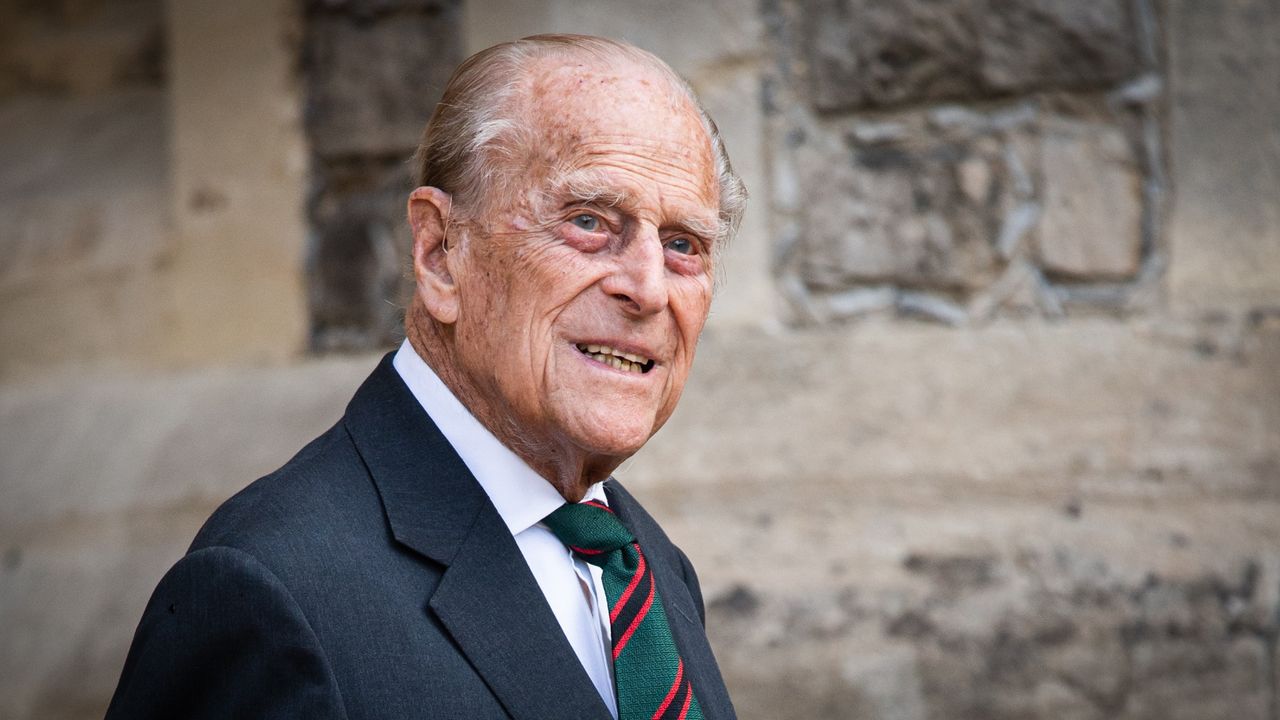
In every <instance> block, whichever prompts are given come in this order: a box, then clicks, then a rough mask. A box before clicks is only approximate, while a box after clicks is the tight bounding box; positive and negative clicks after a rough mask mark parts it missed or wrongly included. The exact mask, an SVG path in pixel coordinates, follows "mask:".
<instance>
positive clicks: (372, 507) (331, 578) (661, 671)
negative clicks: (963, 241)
mask: <svg viewBox="0 0 1280 720" xmlns="http://www.w3.org/2000/svg"><path fill="white" fill-rule="evenodd" d="M418 161H419V175H418V184H419V185H420V187H418V188H417V189H416V190H414V191H413V192H412V194H411V195H410V196H409V202H408V213H409V222H410V225H411V226H412V229H413V268H414V274H415V277H416V285H415V291H414V295H413V299H412V301H411V303H410V306H409V309H408V312H407V315H406V318H405V328H406V335H407V339H406V341H405V343H404V344H403V345H402V346H401V347H400V349H399V350H398V351H397V352H395V353H394V354H393V355H389V356H388V357H387V358H386V359H384V361H383V362H382V364H381V365H379V367H378V368H377V369H376V370H375V371H374V372H373V374H372V375H371V376H370V377H369V379H368V380H367V381H366V382H365V383H364V385H363V386H362V387H361V388H360V389H359V391H357V393H356V395H355V397H354V398H353V399H352V401H351V403H350V405H349V406H348V408H347V412H346V415H345V416H344V417H343V418H342V420H341V421H340V422H339V423H338V424H337V425H335V426H334V427H333V428H332V429H331V430H329V431H328V432H327V433H325V434H324V435H322V436H321V437H319V438H318V439H316V440H315V441H314V442H312V443H311V444H310V445H308V446H307V447H306V448H305V449H304V450H302V452H301V453H299V454H298V455H297V456H296V457H294V458H293V459H292V460H290V461H289V463H288V464H286V465H285V466H284V467H283V468H281V469H280V470H279V471H277V472H275V473H273V474H272V475H269V476H267V477H265V478H262V479H260V480H258V481H257V482H255V483H253V484H252V485H251V486H249V487H248V488H247V489H246V490H244V491H243V492H241V493H240V494H238V495H236V496H235V497H234V498H232V499H231V500H229V501H228V502H227V503H226V504H225V505H223V506H222V507H221V508H220V509H219V510H218V511H217V512H216V513H215V514H214V516H213V517H212V518H211V519H210V520H209V522H208V523H207V524H206V525H205V526H204V528H203V529H202V530H201V531H200V533H199V535H198V536H197V537H196V539H195V542H194V543H193V544H192V546H191V549H190V551H189V552H188V554H187V555H186V556H185V557H184V558H183V559H182V560H180V561H179V562H178V563H177V564H176V565H175V566H174V567H173V569H172V570H170V572H169V573H168V574H167V575H166V576H165V578H164V579H163V580H162V581H161V583H160V585H159V587H158V588H157V589H156V591H155V594H154V596H153V597H152V599H151V602H150V603H149V605H148V606H147V609H146V612H145V614H144V616H143V618H142V622H141V624H140V625H139V628H138V633H137V636H136V638H135V640H134V643H133V647H132V648H131V650H130V653H129V657H128V660H127V661H126V663H125V667H124V672H123V675H122V677H121V679H120V685H119V688H118V690H117V691H116V695H115V698H114V699H113V701H112V704H111V709H110V710H109V712H108V717H111V718H149V717H156V718H160V717H164V718H206V717H207V718H213V717H220V718H221V717H245V718H250V717H252V718H260V717H308V718H322V717H323V718H330V717H332V718H411V717H430V718H505V717H510V718H528V719H534V718H549V719H553V720H562V719H569V718H574V719H577V718H596V719H598V720H608V719H609V718H621V719H622V720H632V719H633V718H732V717H733V707H732V705H731V704H730V702H729V697H728V695H727V693H726V691H725V688H724V685H723V682H722V680H721V678H720V673H719V670H718V669H717V667H716V663H715V660H714V658H713V657H712V654H711V649H710V648H709V647H708V644H707V639H706V636H705V633H704V632H703V627H702V623H703V621H704V608H703V603H702V597H701V593H700V591H699V588H698V582H697V578H696V576H695V575H694V572H693V568H692V567H691V566H690V564H689V561H688V559H687V558H686V557H685V556H684V554H683V553H681V552H680V550H678V549H677V548H676V547H675V546H674V545H672V544H671V542H670V541H669V540H668V539H667V537H666V536H665V535H664V534H663V532H662V530H661V529H659V527H658V526H657V524H655V522H654V521H653V519H652V518H651V517H650V516H649V515H648V514H646V513H645V511H644V510H643V509H642V508H641V507H640V505H639V504H637V502H636V501H635V500H634V499H633V498H632V497H631V496H630V495H628V494H627V492H626V491H625V490H624V489H623V488H622V487H621V486H620V485H619V484H618V483H617V482H616V481H614V480H611V479H608V478H609V474H610V473H611V472H612V471H613V469H614V468H616V467H617V466H618V465H619V463H621V462H622V461H623V460H624V459H625V458H627V457H629V456H630V455H631V454H632V453H634V452H636V450H638V449H639V448H640V447H641V446H642V445H643V444H644V443H645V441H647V440H648V439H649V437H650V436H652V435H653V433H654V432H656V431H657V430H658V428H660V427H661V426H662V424H663V423H664V422H665V421H666V420H667V418H668V417H669V416H670V415H671V412H672V410H673V409H674V408H675V405H676V401H677V400H678V399H679V397H680V392H681V390H682V388H683V386H684V383H685V379H686V378H687V376H688V373H689V369H690V366H691V364H692V362H693V355H694V347H695V345H696V344H697V340H698V335H699V333H700V331H701V330H702V326H703V322H704V321H705V320H706V317H707V311H708V308H709V305H710V302H711V295H712V286H713V278H714V274H715V271H716V267H715V258H716V255H717V251H718V248H719V247H720V246H721V245H723V244H724V243H725V242H726V241H727V239H728V237H729V236H730V235H731V234H732V231H733V229H734V227H735V226H736V224H737V221H738V219H739V217H740V216H741V213H742V206H743V202H744V191H743V189H742V186H741V183H740V182H739V181H738V179H737V178H736V177H735V176H734V174H733V172H732V170H731V168H730V166H729V161H728V158H727V156H726V154H725V151H724V148H723V147H722V145H721V142H720V139H719V137H718V134H717V131H716V129H715V125H714V124H713V123H712V122H711V120H710V118H709V117H708V116H707V115H706V113H705V112H704V111H703V110H702V109H701V107H700V106H699V104H698V102H697V100H696V99H695V98H694V96H693V94H692V91H691V90H690V89H689V87H688V86H687V85H686V84H685V83H684V82H682V81H681V80H680V79H679V78H678V77H677V76H676V75H675V74H674V73H673V72H672V71H671V70H670V69H669V68H668V67H667V66H666V65H664V64H663V63H662V62H661V61H660V60H658V59H657V58H655V57H653V56H652V55H649V54H648V53H645V52H643V51H641V50H638V49H636V48H634V47H631V46H628V45H625V44H621V43H617V42H613V41H609V40H603V39H599V38H590V37H582V36H539V37H534V38H527V39H524V40H520V41H517V42H514V43H508V44H505V45H500V46H497V47H494V48H490V49H489V50H486V51H484V52H481V53H479V54H477V55H475V56H474V57H472V58H471V59H469V60H468V61H467V62H465V63H464V64H463V65H462V66H461V67H460V68H459V69H458V71H457V72H456V73H455V74H454V77H453V78H452V80H451V81H450V82H449V85H448V87H447V88H446V90H445V93H444V97H443V99H442V101H441V103H440V105H439V107H438V108H437V109H436V112H435V114H434V116H433V117H432V119H431V122H430V123H429V124H428V126H427V129H426V132H425V134H424V136H423V141H422V145H421V147H420V148H419V153H418Z"/></svg>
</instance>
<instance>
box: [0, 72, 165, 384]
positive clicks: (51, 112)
mask: <svg viewBox="0 0 1280 720" xmlns="http://www.w3.org/2000/svg"><path fill="white" fill-rule="evenodd" d="M163 138H164V97H163V94H162V93H161V92H160V91H158V90H153V89H146V88H131V89H127V90H116V91H111V92H104V93H101V94H98V95H94V96H91V97H83V98H81V97H66V96H62V97H56V96H44V97H38V96H24V97H15V98H11V99H9V100H6V101H3V102H2V103H0V375H13V374H15V373H19V374H24V375H30V374H44V373H49V372H52V371H56V370H58V369H65V368H66V367H68V366H71V365H84V364H87V363H94V362H108V363H120V364H131V363H137V362H139V361H142V362H143V363H144V364H145V362H146V358H148V357H149V356H154V354H155V352H156V349H157V346H158V344H159V343H160V340H161V338H162V336H163V332H164V330H165V327H166V325H165V317H166V315H167V313H168V311H169V308H168V304H167V294H166V292H165V287H164V285H163V284H162V283H161V282H160V279H159V276H160V275H161V273H162V271H163V268H164V266H165V264H166V262H167V261H168V259H169V257H170V254H171V247H170V246H169V238H168V227H167V225H166V213H165V211H166V209H167V200H168V198H167V188H166V180H167V172H166V159H167V156H166V145H165V143H164V142H163Z"/></svg>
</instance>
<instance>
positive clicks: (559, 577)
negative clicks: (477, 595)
mask: <svg viewBox="0 0 1280 720" xmlns="http://www.w3.org/2000/svg"><path fill="white" fill-rule="evenodd" d="M391 364H392V366H393V367H394V368H395V369H396V372H398V373H400V377H401V378H402V379H404V382H405V384H406V385H408V386H409V391H410V392H412V393H413V396H414V397H415V398H417V400H418V403H419V404H421V405H422V409H424V410H426V411H427V414H428V415H430V416H431V419H432V420H433V421H434V422H435V424H436V427H438V428H440V432H441V433H443V434H444V436H445V438H446V439H447V440H448V441H449V444H450V445H452V446H453V449H454V450H455V451H457V453H458V455H459V457H461V458H462V462H463V463H465V464H466V466H467V469H468V470H470V471H471V474H472V475H474V476H475V478H476V480H477V481H479V483H480V486H481V487H482V488H484V491H485V493H486V494H488V495H489V500H490V501H492V502H493V506H494V507H495V508H497V510H498V514H499V515H501V516H502V520H503V522H505V523H506V525H507V527H508V528H509V529H510V530H511V535H512V537H514V538H515V541H516V545H517V546H519V548H520V552H521V553H523V554H524V559H525V562H527V563H528V564H529V569H530V570H532V571H533V577H534V579H535V580H537V581H538V587H540V588H542V594H543V595H545V596H546V598H547V604H549V605H550V606H551V611H552V612H553V613H555V616H556V620H558V621H560V628H561V629H562V630H564V635H565V637H566V638H568V640H569V644H570V645H571V646H572V647H573V651H574V652H575V653H577V655H578V660H579V661H581V662H582V667H583V668H584V669H585V670H586V671H587V675H589V676H590V677H591V682H592V683H593V684H594V685H595V686H596V690H597V691H598V692H599V693H600V697H601V699H603V700H604V704H605V705H606V706H608V708H609V711H610V712H611V713H613V717H614V718H617V717H618V709H617V708H618V704H617V702H616V701H615V698H614V690H613V660H612V656H613V652H612V645H611V638H610V632H609V614H608V611H607V608H608V607H609V602H608V600H607V599H606V597H605V594H604V583H603V581H602V580H601V571H600V568H598V567H596V566H594V565H591V564H590V563H587V562H585V561H584V560H581V559H580V558H578V557H576V556H574V554H573V553H572V552H570V551H569V549H568V548H566V547H565V546H564V543H562V542H560V540H559V539H558V538H557V537H556V536H555V535H554V534H553V533H552V532H551V531H550V530H549V529H547V527H546V525H543V524H542V518H544V517H546V516H547V515H549V514H550V513H551V511H553V510H555V509H556V508H558V507H560V506H561V505H563V504H564V502H565V500H564V498H563V497H561V495H560V493H559V492H557V491H556V489H555V488H554V487H552V486H551V483H549V482H547V481H546V479H545V478H543V477H542V476H541V475H539V474H538V473H536V472H534V471H533V469H532V468H530V467H529V466H528V465H526V464H525V462H524V461H523V460H521V459H520V457H519V456H518V455H516V454H515V453H514V452H512V451H511V450H510V449H509V448H508V447H507V446H506V445H503V444H502V442H501V441H500V440H498V438H496V437H494V436H493V433H491V432H489V430H488V428H486V427H485V426H484V425H482V424H480V421H479V420H476V418H475V416H473V415H472V414H471V413H470V411H468V410H467V408H466V407H465V406H464V405H463V404H462V403H461V402H460V401H459V400H458V398H457V397H455V396H454V394H453V393H452V392H451V391H450V390H449V388H448V387H447V386H446V385H445V384H444V382H443V381H441V380H440V378H439V376H437V375H436V374H435V372H434V371H433V370H432V369H431V367H430V366H428V365H427V364H426V363H425V362H423V360H422V358H420V357H418V353H417V352H416V351H415V350H414V349H413V346H412V345H410V344H409V341H408V340H405V341H404V342H403V343H402V344H401V345H400V349H399V350H398V351H396V355H395V358H393V359H392V363H391ZM584 500H598V501H600V502H605V503H607V502H608V501H607V500H606V499H605V494H604V488H603V487H602V485H601V483H596V484H595V485H592V486H591V488H590V489H589V490H588V491H587V496H586V498H584Z"/></svg>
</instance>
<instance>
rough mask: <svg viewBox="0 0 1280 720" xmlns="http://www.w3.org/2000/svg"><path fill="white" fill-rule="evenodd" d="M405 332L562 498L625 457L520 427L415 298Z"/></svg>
mask: <svg viewBox="0 0 1280 720" xmlns="http://www.w3.org/2000/svg"><path fill="white" fill-rule="evenodd" d="M405 335H406V337H407V338H408V340H409V344H410V345H411V346H412V347H413V349H414V352H416V353H418V357H420V358H422V360H423V361H424V362H426V363H427V364H428V365H430V366H431V369H432V370H433V371H435V373H436V375H437V376H438V377H439V378H440V381H441V382H443V383H444V384H445V387H447V388H449V391H450V392H452V393H453V395H454V397H456V398H458V401H459V402H461V403H462V405H463V406H464V407H465V408H467V410H468V411H469V412H470V413H471V414H472V415H473V416H475V418H476V419H477V420H479V421H480V424H481V425H484V426H485V428H486V429H487V430H488V431H489V432H491V433H493V435H494V437H496V438H498V440H499V441H500V442H501V443H502V444H503V445H506V446H507V447H508V448H510V449H511V451H512V452H514V453H515V454H516V455H518V456H519V457H520V459H521V460H523V461H524V462H525V464H527V465H528V466H529V467H531V468H533V471H534V472H536V473H538V474H539V475H541V476H542V477H543V479H545V480H546V481H547V482H549V483H551V486H552V487H554V488H555V489H556V491H557V492H559V493H560V494H561V495H562V496H563V497H564V499H565V500H566V501H568V502H574V503H576V502H579V501H581V500H582V498H583V497H585V496H586V494H587V489H588V488H589V487H591V486H592V485H593V484H595V483H597V482H600V481H601V480H604V479H606V478H608V477H609V473H611V472H613V471H614V469H616V468H617V467H618V465H620V464H621V463H622V461H623V460H624V459H625V458H621V457H613V456H598V455H592V454H590V453H587V452H585V451H583V450H582V449H581V448H579V447H576V446H574V445H572V444H569V443H565V442H556V441H555V440H554V439H553V438H550V437H540V436H539V435H538V433H535V432H532V431H531V428H527V427H521V426H519V425H518V423H517V422H516V421H515V419H514V417H513V415H512V413H511V412H509V411H508V410H506V409H505V407H504V406H503V405H502V404H501V403H499V402H495V401H494V400H493V399H492V398H493V397H495V395H496V394H495V393H485V392H482V391H481V388H480V384H479V383H478V382H476V380H475V379H474V378H473V377H472V376H471V375H470V374H469V373H467V372H466V371H465V370H464V369H463V368H462V367H461V366H460V364H459V363H458V360H457V353H455V352H454V349H453V348H454V345H453V337H452V334H451V333H449V331H448V327H447V326H442V325H441V324H440V323H437V322H435V321H434V320H433V319H431V318H430V316H428V314H427V313H426V312H425V310H423V309H421V308H420V307H419V306H418V305H417V303H414V304H413V305H411V306H410V308H409V312H408V313H407V315H406V317H405Z"/></svg>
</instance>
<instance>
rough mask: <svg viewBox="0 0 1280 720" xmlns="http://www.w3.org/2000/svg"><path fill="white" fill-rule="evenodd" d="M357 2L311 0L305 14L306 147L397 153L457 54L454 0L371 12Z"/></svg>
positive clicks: (421, 121) (336, 152)
mask: <svg viewBox="0 0 1280 720" xmlns="http://www.w3.org/2000/svg"><path fill="white" fill-rule="evenodd" d="M358 5H360V7H355V6H351V5H350V4H348V3H341V4H337V5H330V4H323V5H318V6H315V5H313V9H312V10H311V12H309V13H308V14H307V17H306V27H307V30H306V40H305V50H304V63H305V67H306V78H307V90H308V97H307V114H306V125H307V133H308V136H309V137H310V139H311V148H312V150H313V151H314V152H316V153H317V154H319V155H320V156H322V157H343V156H389V155H390V156H396V157H398V158H400V159H404V158H405V157H407V156H408V155H409V154H411V153H412V152H413V149H414V148H415V147H417V145H418V141H419V139H420V138H421V136H422V129H423V128H424V127H425V126H426V124H427V120H428V119H430V117H431V112H432V110H434V109H435V105H436V102H437V101H439V99H440V93H441V92H443V91H444V85H445V83H446V82H447V81H448V79H449V75H450V74H451V73H452V72H453V69H454V67H455V66H456V65H457V64H458V63H459V62H461V61H462V59H463V56H462V37H461V32H460V21H459V19H458V12H459V11H458V8H457V3H452V2H450V3H432V4H426V5H425V6H423V5H421V4H409V3H396V7H395V8H394V11H389V10H388V11H381V12H376V13H374V12H372V11H371V10H370V9H369V8H364V7H363V5H364V4H358ZM401 5H404V7H400V6H401ZM364 11H369V12H364Z"/></svg>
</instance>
